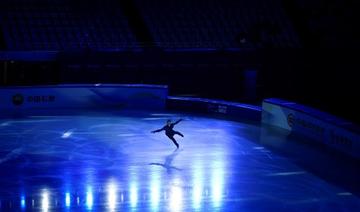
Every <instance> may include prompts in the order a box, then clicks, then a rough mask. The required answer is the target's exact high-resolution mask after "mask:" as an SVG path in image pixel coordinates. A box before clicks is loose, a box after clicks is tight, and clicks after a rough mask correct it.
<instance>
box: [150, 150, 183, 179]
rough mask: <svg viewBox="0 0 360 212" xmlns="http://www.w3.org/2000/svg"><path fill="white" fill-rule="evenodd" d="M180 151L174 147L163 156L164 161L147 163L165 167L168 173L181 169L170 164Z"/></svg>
mask: <svg viewBox="0 0 360 212" xmlns="http://www.w3.org/2000/svg"><path fill="white" fill-rule="evenodd" d="M180 152H181V151H180V150H178V149H176V150H174V151H173V152H172V153H171V154H170V155H167V156H166V157H165V162H164V163H149V165H151V166H161V167H163V168H165V169H166V172H167V173H168V174H171V173H172V171H173V170H177V171H181V169H179V168H177V167H175V166H172V165H171V164H172V162H173V160H174V158H175V157H176V156H177V155H178V154H179V153H180Z"/></svg>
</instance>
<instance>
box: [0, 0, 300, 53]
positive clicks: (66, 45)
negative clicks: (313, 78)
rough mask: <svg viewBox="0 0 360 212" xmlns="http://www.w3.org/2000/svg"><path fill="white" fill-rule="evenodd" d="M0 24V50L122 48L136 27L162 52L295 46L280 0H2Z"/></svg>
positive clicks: (132, 43)
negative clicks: (129, 5)
mask: <svg viewBox="0 0 360 212" xmlns="http://www.w3.org/2000/svg"><path fill="white" fill-rule="evenodd" d="M121 1H134V5H135V10H136V13H135V12H134V14H132V13H130V14H126V15H125V14H124V9H126V8H124V6H123V5H125V4H122V2H121ZM129 15H130V16H131V15H133V16H137V17H136V18H140V19H142V20H143V21H144V23H145V25H144V26H133V25H136V23H135V24H134V23H130V22H129V19H132V17H129ZM136 18H135V20H138V19H136ZM132 20H134V19H132ZM0 25H1V27H2V32H3V40H4V43H5V44H6V45H5V46H6V50H78V49H96V50H128V49H134V48H137V47H139V46H141V45H142V44H143V43H145V42H144V41H142V40H141V36H139V35H138V34H139V33H137V34H136V33H134V29H139V28H148V29H146V30H141V29H140V30H137V32H141V31H144V32H145V31H146V32H147V31H149V32H150V35H149V36H151V37H152V39H150V40H152V42H154V44H152V43H151V44H150V45H155V46H157V47H160V48H162V49H166V50H169V49H170V50H172V49H188V48H189V49H204V48H212V49H229V48H253V47H257V48H262V47H274V48H294V47H295V48H296V47H299V46H300V45H299V41H298V37H297V35H296V34H295V33H294V30H293V28H292V24H291V23H290V20H289V19H288V17H287V16H286V15H285V12H284V10H283V8H282V4H281V1H280V0H222V1H219V0H196V1H194V0H172V1H169V0H151V1H149V0H106V1H101V0H88V1H86V0H74V1H71V0H2V1H1V2H0ZM0 32H1V30H0ZM135 34H136V35H137V36H135ZM140 44H141V45H140Z"/></svg>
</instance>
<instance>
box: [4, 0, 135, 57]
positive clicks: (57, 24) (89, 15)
mask: <svg viewBox="0 0 360 212" xmlns="http://www.w3.org/2000/svg"><path fill="white" fill-rule="evenodd" d="M0 7H1V9H0V10H1V12H0V14H1V17H0V18H1V25H2V27H3V30H2V31H3V32H4V39H5V42H6V45H7V49H8V50H69V49H70V50H71V49H84V48H90V49H124V48H132V47H134V46H136V41H135V38H134V36H133V34H132V33H131V31H130V29H129V27H128V24H127V21H126V18H125V17H124V16H123V15H122V13H121V10H120V8H119V6H118V5H117V2H116V1H115V0H114V1H111V0H110V1H99V0H97V1H94V0H92V1H66V0H65V1H59V0H52V1H49V0H32V1H28V0H5V1H1V3H0Z"/></svg>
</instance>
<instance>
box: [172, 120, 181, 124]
mask: <svg viewBox="0 0 360 212" xmlns="http://www.w3.org/2000/svg"><path fill="white" fill-rule="evenodd" d="M180 121H182V119H179V120H177V121H176V122H174V123H173V125H176V124H179V122H180Z"/></svg>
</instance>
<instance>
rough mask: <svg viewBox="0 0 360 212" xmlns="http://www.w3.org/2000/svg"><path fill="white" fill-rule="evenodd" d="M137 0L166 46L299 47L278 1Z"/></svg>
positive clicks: (150, 25) (152, 27)
mask: <svg viewBox="0 0 360 212" xmlns="http://www.w3.org/2000/svg"><path fill="white" fill-rule="evenodd" d="M136 2H137V5H138V7H139V9H140V11H141V13H142V14H143V17H144V19H145V22H146V23H147V25H148V26H149V28H150V31H151V32H152V34H153V37H154V38H155V41H156V43H157V44H158V46H160V47H163V48H168V49H172V48H233V47H262V46H264V45H271V46H273V47H280V48H281V47H298V46H299V43H298V38H297V36H296V35H295V34H294V31H293V29H292V27H291V24H290V23H289V20H288V19H287V17H286V16H285V13H284V11H283V10H282V6H281V4H280V1H278V0H251V1H249V0H237V1H234V0H222V1H218V0H197V1H193V0H181V1H168V0H152V1H148V0H136ZM244 38H245V39H246V41H245V40H243V42H242V41H241V40H242V39H244ZM244 41H245V42H244Z"/></svg>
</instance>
